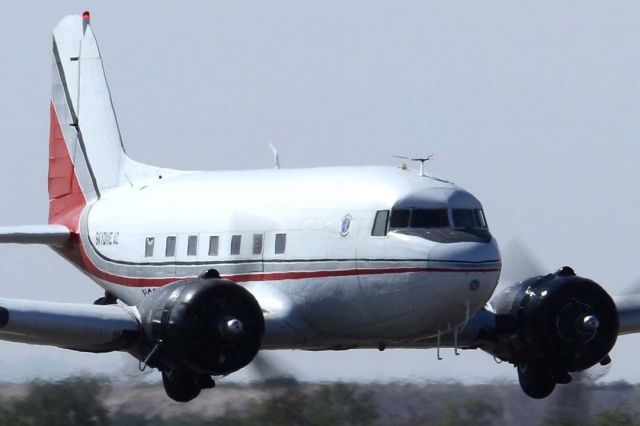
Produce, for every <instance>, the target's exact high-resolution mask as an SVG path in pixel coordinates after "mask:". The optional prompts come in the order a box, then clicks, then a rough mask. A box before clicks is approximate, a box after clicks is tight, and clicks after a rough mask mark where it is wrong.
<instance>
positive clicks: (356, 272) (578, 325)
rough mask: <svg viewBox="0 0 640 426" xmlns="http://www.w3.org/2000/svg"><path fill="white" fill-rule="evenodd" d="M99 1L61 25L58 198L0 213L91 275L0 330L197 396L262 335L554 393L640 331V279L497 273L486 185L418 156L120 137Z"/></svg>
mask: <svg viewBox="0 0 640 426" xmlns="http://www.w3.org/2000/svg"><path fill="white" fill-rule="evenodd" d="M90 18H91V17H90V14H89V12H84V13H83V14H82V15H72V16H67V17H65V18H63V19H62V20H61V21H60V22H59V24H58V25H57V26H56V27H55V29H54V30H53V67H52V79H53V80H52V95H51V104H50V138H49V172H48V191H49V214H48V223H47V224H43V225H23V226H8V227H2V228H0V242H1V243H17V244H42V245H46V246H49V247H51V248H52V249H53V250H54V251H55V252H56V253H57V254H59V255H60V256H62V257H63V258H64V259H66V260H67V261H69V262H70V263H71V264H73V265H74V266H75V267H76V268H78V269H79V270H80V271H82V272H83V273H84V274H86V275H87V276H88V277H89V278H90V279H91V280H92V281H94V282H95V283H96V284H98V285H99V286H100V287H101V288H102V289H103V290H104V292H105V295H104V297H101V298H99V299H98V300H96V301H95V302H93V303H84V304H78V303H54V302H48V301H32V300H17V299H7V298H0V339H2V340H7V341H13V342H23V343H28V344H37V345H51V346H56V347H60V348H66V349H70V350H75V351H84V352H92V353H103V352H111V351H120V352H125V353H129V354H131V355H132V356H133V357H135V359H137V360H138V361H139V365H140V368H141V370H143V369H145V368H147V367H149V368H155V369H157V370H159V371H160V372H161V374H162V380H163V384H164V387H165V390H166V393H167V395H168V396H169V397H170V398H172V399H173V400H176V401H180V402H187V401H190V400H192V399H194V398H196V397H197V396H198V395H199V394H200V393H201V391H202V390H203V389H208V388H212V387H214V385H215V380H218V379H219V378H221V377H224V376H227V375H229V374H231V373H234V372H236V371H238V370H240V369H242V368H244V367H246V366H247V365H249V364H250V363H251V362H252V360H254V359H255V358H256V356H257V355H258V354H259V352H260V351H268V350H282V349H298V350H311V351H324V350H347V349H358V348H377V349H379V350H384V349H387V348H424V349H435V350H436V351H438V354H439V351H440V349H441V348H453V349H454V350H455V351H456V352H457V351H458V350H460V349H480V350H483V351H486V352H488V353H489V354H491V355H493V356H494V357H495V358H496V359H498V360H502V361H506V362H508V363H510V364H513V365H514V366H516V367H517V372H518V378H519V382H520V384H521V387H522V389H523V391H524V392H525V393H526V394H527V395H528V396H530V397H532V398H545V397H547V396H548V395H550V394H551V393H552V392H553V390H554V388H555V387H556V385H557V384H565V383H569V382H570V381H571V379H572V376H571V374H572V373H574V372H579V371H583V370H586V369H588V368H590V367H592V366H594V365H596V364H599V363H600V364H607V363H609V362H610V361H611V359H610V357H609V352H610V351H611V349H612V348H613V347H614V345H615V343H616V340H617V337H618V335H621V334H628V333H636V332H638V331H640V296H639V295H629V296H621V297H616V298H612V297H611V296H610V295H609V294H608V293H607V291H606V290H605V289H604V288H603V287H602V286H600V285H599V284H597V283H596V282H594V281H592V280H590V279H588V278H584V277H580V276H578V275H576V273H575V272H574V270H573V269H572V268H570V267H566V266H565V267H562V268H560V269H559V270H557V271H556V272H553V273H548V274H541V275H535V276H531V277H527V278H525V277H523V278H525V279H522V280H518V281H516V282H513V283H510V284H509V285H508V286H506V287H497V284H498V281H499V279H500V274H501V270H502V261H501V255H500V250H499V248H498V244H497V242H496V240H495V238H494V237H493V236H492V234H491V232H490V229H489V226H488V222H487V218H486V217H485V214H484V210H483V207H482V204H481V202H480V201H479V200H478V199H477V198H476V197H474V196H473V195H472V194H470V193H469V192H467V191H465V190H464V189H462V188H461V187H459V186H457V185H455V184H454V183H452V182H449V181H446V180H444V179H440V178H437V177H434V176H430V175H428V174H427V173H425V170H424V161H426V159H425V158H420V159H417V160H419V161H420V162H421V167H420V173H415V172H414V171H412V170H411V169H409V168H408V167H364V166H363V167H325V168H308V169H286V168H279V167H278V168H274V169H269V170H250V171H179V170H172V169H167V168H162V167H155V166H150V165H146V164H143V163H140V162H137V161H134V160H132V159H131V158H130V157H129V156H128V155H127V154H126V151H125V148H124V145H123V142H122V137H121V134H120V130H119V127H118V122H117V119H116V115H115V112H114V109H113V104H112V99H111V92H110V90H109V86H108V84H107V81H106V78H105V74H104V70H103V65H102V58H101V55H100V51H99V48H98V44H97V42H96V38H95V36H94V32H93V29H92V26H91V22H90V21H91V19H90Z"/></svg>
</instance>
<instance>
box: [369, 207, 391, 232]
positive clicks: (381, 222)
mask: <svg viewBox="0 0 640 426" xmlns="http://www.w3.org/2000/svg"><path fill="white" fill-rule="evenodd" d="M388 223H389V210H379V211H377V212H376V217H375V219H374V221H373V228H372V229H371V236H372V237H384V236H385V235H387V224H388Z"/></svg>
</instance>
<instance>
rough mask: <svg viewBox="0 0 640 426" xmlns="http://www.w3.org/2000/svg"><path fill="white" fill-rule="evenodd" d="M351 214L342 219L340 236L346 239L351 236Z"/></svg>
mask: <svg viewBox="0 0 640 426" xmlns="http://www.w3.org/2000/svg"><path fill="white" fill-rule="evenodd" d="M351 220H352V217H351V214H347V215H346V216H345V217H343V218H342V224H341V225H340V235H342V236H343V237H346V236H347V235H349V230H350V229H351Z"/></svg>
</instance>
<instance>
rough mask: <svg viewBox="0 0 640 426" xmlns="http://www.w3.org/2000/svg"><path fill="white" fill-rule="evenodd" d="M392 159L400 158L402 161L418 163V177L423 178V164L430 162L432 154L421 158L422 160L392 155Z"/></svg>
mask: <svg viewBox="0 0 640 426" xmlns="http://www.w3.org/2000/svg"><path fill="white" fill-rule="evenodd" d="M393 157H394V158H400V159H402V160H409V161H416V162H420V176H421V177H424V176H425V174H424V163H426V162H427V161H429V160H431V159H432V158H433V154H431V155H428V156H426V157H422V158H411V157H405V156H403V155H394V156H393Z"/></svg>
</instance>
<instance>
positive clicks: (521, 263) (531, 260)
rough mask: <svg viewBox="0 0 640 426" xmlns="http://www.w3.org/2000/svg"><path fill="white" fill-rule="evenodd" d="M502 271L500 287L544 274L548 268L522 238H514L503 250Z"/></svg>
mask: <svg viewBox="0 0 640 426" xmlns="http://www.w3.org/2000/svg"><path fill="white" fill-rule="evenodd" d="M501 257H502V273H501V274H500V282H499V284H498V287H499V288H500V287H504V286H509V285H513V284H516V283H519V282H520V281H522V280H525V279H527V278H531V277H535V276H538V275H544V274H546V273H547V270H546V269H545V268H544V266H543V264H542V262H541V261H540V260H539V259H538V258H537V256H536V255H535V254H534V253H533V251H532V250H531V249H529V248H528V247H527V245H526V244H525V243H524V242H523V241H522V240H521V239H520V238H513V239H512V240H511V241H509V243H507V244H506V245H505V246H504V249H503V250H502V256H501Z"/></svg>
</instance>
